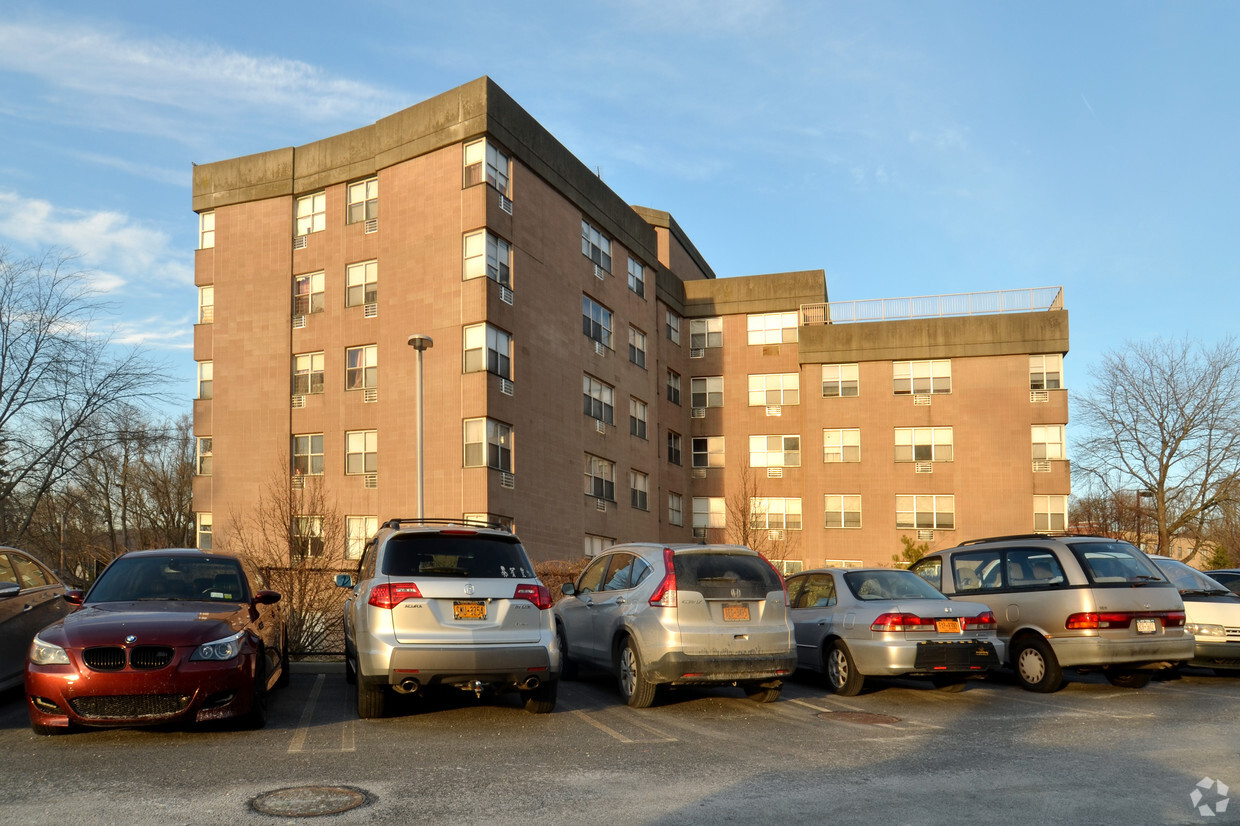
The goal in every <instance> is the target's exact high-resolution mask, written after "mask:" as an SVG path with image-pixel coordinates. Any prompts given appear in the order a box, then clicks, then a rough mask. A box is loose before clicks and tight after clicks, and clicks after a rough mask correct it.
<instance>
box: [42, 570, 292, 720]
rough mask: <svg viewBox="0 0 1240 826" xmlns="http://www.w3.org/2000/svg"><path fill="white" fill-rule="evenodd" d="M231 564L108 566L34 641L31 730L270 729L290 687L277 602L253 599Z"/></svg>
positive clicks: (272, 595)
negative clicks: (271, 699)
mask: <svg viewBox="0 0 1240 826" xmlns="http://www.w3.org/2000/svg"><path fill="white" fill-rule="evenodd" d="M251 580H252V578H251V577H250V576H249V575H247V570H246V566H244V565H243V564H242V562H241V561H240V560H239V559H237V558H236V557H232V556H225V555H222V554H207V553H203V552H202V551H196V550H187V549H170V550H160V551H136V552H132V553H127V554H125V555H124V556H121V557H118V558H117V559H116V560H114V561H113V562H112V563H111V564H110V565H109V566H108V567H107V568H106V569H104V571H103V573H102V574H100V575H99V578H98V579H97V580H96V581H95V584H94V586H93V587H92V588H91V589H90V591H89V592H87V594H86V596H85V598H83V597H82V594H81V592H80V591H70V592H69V594H68V595H67V599H68V600H69V602H74V603H80V604H81V606H82V607H81V609H80V610H78V611H76V612H74V613H72V614H69V615H68V616H67V617H65V618H64V619H63V620H61V621H60V622H57V623H55V624H54V625H51V626H49V627H47V628H45V629H43V630H42V631H40V632H39V633H38V634H37V635H36V636H35V638H34V641H33V643H31V645H30V653H29V658H28V661H27V665H26V701H27V705H28V707H29V711H30V727H31V728H32V729H34V731H35V732H36V733H38V734H54V733H56V732H58V731H65V730H66V729H67V728H68V727H70V726H99V727H115V726H149V725H158V724H164V723H193V722H203V721H206V720H223V719H228V718H237V719H239V720H240V721H241V722H243V723H245V724H247V725H250V726H252V727H254V728H258V727H261V726H263V725H264V724H265V723H266V719H267V706H266V702H267V691H268V689H270V688H272V687H274V686H278V685H282V684H284V683H285V682H287V680H288V673H289V670H288V648H287V646H286V637H285V629H284V622H283V620H282V618H281V615H280V613H279V612H278V611H277V609H276V607H275V603H277V602H278V601H279V600H280V595H279V594H278V593H276V592H275V591H265V590H257V591H256V590H254V589H253V588H252V587H251Z"/></svg>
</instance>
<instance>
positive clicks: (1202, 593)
mask: <svg viewBox="0 0 1240 826" xmlns="http://www.w3.org/2000/svg"><path fill="white" fill-rule="evenodd" d="M1180 593H1181V594H1187V595H1190V596H1196V597H1217V596H1223V595H1224V594H1230V593H1231V591H1228V590H1220V589H1218V588H1185V589H1184V590H1183V591H1180Z"/></svg>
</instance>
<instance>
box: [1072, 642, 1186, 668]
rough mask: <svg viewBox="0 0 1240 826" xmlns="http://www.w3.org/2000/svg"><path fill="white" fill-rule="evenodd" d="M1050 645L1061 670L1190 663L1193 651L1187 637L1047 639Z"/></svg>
mask: <svg viewBox="0 0 1240 826" xmlns="http://www.w3.org/2000/svg"><path fill="white" fill-rule="evenodd" d="M1050 644H1051V648H1053V649H1054V651H1055V657H1056V658H1058V660H1059V664H1060V665H1061V666H1064V667H1071V666H1102V665H1133V666H1141V665H1148V664H1153V663H1163V662H1172V663H1174V662H1184V661H1185V660H1190V659H1192V657H1193V649H1194V641H1193V636H1192V635H1191V634H1184V635H1183V636H1182V637H1178V638H1171V639H1168V638H1166V637H1152V638H1150V639H1148V640H1142V639H1137V638H1134V637H1123V638H1119V639H1111V638H1106V637H1051V638H1050Z"/></svg>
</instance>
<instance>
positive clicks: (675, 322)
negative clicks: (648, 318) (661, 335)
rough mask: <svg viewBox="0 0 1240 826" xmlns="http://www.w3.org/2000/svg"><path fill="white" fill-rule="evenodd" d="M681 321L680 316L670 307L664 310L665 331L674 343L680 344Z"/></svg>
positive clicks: (668, 338) (669, 339)
mask: <svg viewBox="0 0 1240 826" xmlns="http://www.w3.org/2000/svg"><path fill="white" fill-rule="evenodd" d="M680 322H681V318H680V316H679V315H678V314H677V313H675V312H674V311H673V310H671V309H670V308H669V309H665V310H664V311H663V326H664V332H665V334H666V335H667V340H668V341H670V342H671V343H672V344H680Z"/></svg>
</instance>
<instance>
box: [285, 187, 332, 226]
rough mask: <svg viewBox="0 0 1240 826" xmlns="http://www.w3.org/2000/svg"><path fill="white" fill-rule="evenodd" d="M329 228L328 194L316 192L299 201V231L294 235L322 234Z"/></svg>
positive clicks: (304, 196) (302, 197)
mask: <svg viewBox="0 0 1240 826" xmlns="http://www.w3.org/2000/svg"><path fill="white" fill-rule="evenodd" d="M326 227H327V193H326V192H315V193H314V194H312V195H302V196H301V197H300V198H298V199H297V229H296V230H295V231H294V232H293V234H294V235H309V234H310V233H312V232H322V231H323V230H324V229H325V228H326Z"/></svg>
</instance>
